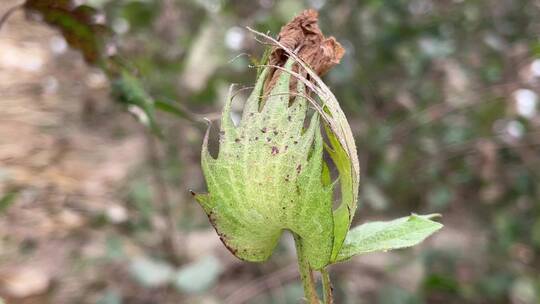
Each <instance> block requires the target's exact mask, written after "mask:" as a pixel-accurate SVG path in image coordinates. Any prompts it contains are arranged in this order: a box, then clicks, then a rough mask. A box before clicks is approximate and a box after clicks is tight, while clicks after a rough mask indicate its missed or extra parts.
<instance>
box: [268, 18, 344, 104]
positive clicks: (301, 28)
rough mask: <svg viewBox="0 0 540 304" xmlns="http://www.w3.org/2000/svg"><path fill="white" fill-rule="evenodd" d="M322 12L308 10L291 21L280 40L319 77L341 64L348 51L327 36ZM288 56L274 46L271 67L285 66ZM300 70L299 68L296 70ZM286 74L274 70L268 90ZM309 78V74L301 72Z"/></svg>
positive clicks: (279, 36) (292, 87)
mask: <svg viewBox="0 0 540 304" xmlns="http://www.w3.org/2000/svg"><path fill="white" fill-rule="evenodd" d="M318 17H319V13H318V12H317V11H315V10H312V9H309V10H305V11H303V12H302V13H300V15H298V16H296V17H295V18H294V19H293V20H292V21H291V22H289V23H287V24H286V25H285V26H283V27H282V28H281V31H280V32H279V35H278V38H277V40H278V41H279V42H280V43H281V44H283V45H284V46H285V47H287V48H289V49H291V50H293V51H295V52H296V53H297V55H298V56H299V57H300V58H301V59H302V60H304V61H305V62H306V63H307V64H308V65H309V66H310V67H311V68H312V69H313V70H314V71H315V72H316V73H317V75H319V76H322V75H324V74H326V72H328V71H329V70H330V69H331V68H332V67H333V66H334V65H336V64H338V63H339V61H340V60H341V58H342V57H343V55H344V54H345V49H343V47H342V46H341V44H339V42H337V41H336V39H335V38H334V37H328V38H326V37H324V35H323V33H322V31H321V30H320V29H319V25H318V23H317V22H318ZM287 58H288V56H287V53H286V52H285V50H283V49H281V48H280V47H274V48H273V49H272V53H271V54H270V59H269V63H268V64H269V65H276V66H283V65H284V64H285V62H286V61H287ZM294 70H295V71H298V67H297V66H295V67H294ZM281 72H282V71H280V70H278V69H275V68H274V69H273V71H272V73H271V77H270V78H269V79H270V80H269V81H267V83H266V84H265V87H264V92H265V93H266V92H269V91H270V90H271V88H272V87H273V86H274V84H275V83H276V81H277V79H278V77H279V74H281ZM301 74H302V75H304V76H305V75H306V73H305V72H304V73H301ZM290 86H291V89H294V88H295V87H296V81H294V79H293V80H292V81H291V84H290Z"/></svg>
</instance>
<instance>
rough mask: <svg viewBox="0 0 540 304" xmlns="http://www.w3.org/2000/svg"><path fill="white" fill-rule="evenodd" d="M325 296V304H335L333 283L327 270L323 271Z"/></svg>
mask: <svg viewBox="0 0 540 304" xmlns="http://www.w3.org/2000/svg"><path fill="white" fill-rule="evenodd" d="M321 276H322V284H323V295H324V303H325V304H334V291H333V289H334V288H333V287H332V282H331V281H330V274H329V273H328V270H327V269H326V268H323V269H321Z"/></svg>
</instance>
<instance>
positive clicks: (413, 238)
mask: <svg viewBox="0 0 540 304" xmlns="http://www.w3.org/2000/svg"><path fill="white" fill-rule="evenodd" d="M434 216H436V215H424V216H421V215H414V214H413V215H411V216H408V217H402V218H399V219H396V220H393V221H389V222H371V223H366V224H363V225H360V226H357V227H355V228H353V229H351V231H349V233H348V234H347V238H346V239H345V243H344V244H343V247H342V248H341V251H340V252H339V255H338V257H337V261H344V260H347V259H350V258H351V257H352V256H354V255H359V254H366V253H370V252H375V251H387V250H392V249H399V248H406V247H411V246H414V245H416V244H418V243H420V242H422V241H423V240H424V239H425V238H427V237H428V236H430V235H431V234H433V233H434V232H435V231H437V230H439V229H441V228H442V227H443V225H442V224H440V223H437V222H434V221H431V220H430V218H432V217H434Z"/></svg>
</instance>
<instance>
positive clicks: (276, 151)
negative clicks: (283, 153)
mask: <svg viewBox="0 0 540 304" xmlns="http://www.w3.org/2000/svg"><path fill="white" fill-rule="evenodd" d="M278 153H279V149H278V147H276V146H273V147H272V155H276V154H278Z"/></svg>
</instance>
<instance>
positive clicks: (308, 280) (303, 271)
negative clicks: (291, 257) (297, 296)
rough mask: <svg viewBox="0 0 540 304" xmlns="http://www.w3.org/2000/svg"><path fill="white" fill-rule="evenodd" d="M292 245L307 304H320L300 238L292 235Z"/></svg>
mask: <svg viewBox="0 0 540 304" xmlns="http://www.w3.org/2000/svg"><path fill="white" fill-rule="evenodd" d="M293 235H294V243H295V244H296V255H297V257H298V269H299V271H300V278H301V279H302V285H303V286H304V295H305V297H306V299H307V300H308V303H309V304H320V301H319V297H318V296H317V291H316V290H315V280H314V279H313V271H312V269H311V267H310V266H309V262H308V260H307V258H306V256H305V253H304V250H303V246H302V240H301V239H300V236H298V235H297V234H295V233H293Z"/></svg>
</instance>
